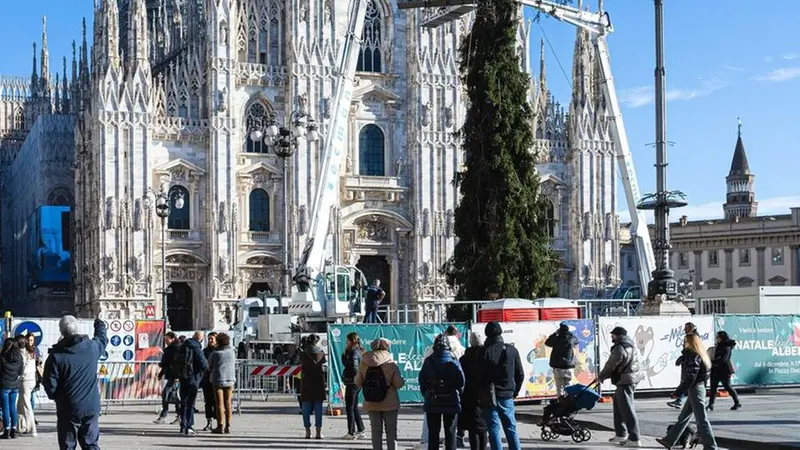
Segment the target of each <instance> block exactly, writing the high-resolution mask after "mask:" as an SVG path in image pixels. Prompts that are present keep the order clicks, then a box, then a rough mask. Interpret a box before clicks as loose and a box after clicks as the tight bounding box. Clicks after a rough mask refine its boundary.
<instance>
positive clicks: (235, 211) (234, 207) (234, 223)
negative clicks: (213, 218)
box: [231, 201, 239, 231]
mask: <svg viewBox="0 0 800 450" xmlns="http://www.w3.org/2000/svg"><path fill="white" fill-rule="evenodd" d="M231 229H232V230H233V231H236V230H238V229H239V202H236V201H233V202H231Z"/></svg>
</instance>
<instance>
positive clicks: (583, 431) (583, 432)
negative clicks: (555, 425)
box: [572, 428, 592, 442]
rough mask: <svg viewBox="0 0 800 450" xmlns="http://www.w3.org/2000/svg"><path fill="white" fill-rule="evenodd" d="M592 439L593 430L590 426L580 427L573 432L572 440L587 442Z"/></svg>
mask: <svg viewBox="0 0 800 450" xmlns="http://www.w3.org/2000/svg"><path fill="white" fill-rule="evenodd" d="M591 439H592V432H591V431H590V430H589V429H588V428H580V429H578V430H576V431H575V433H573V434H572V440H573V441H575V442H587V441H589V440H591Z"/></svg>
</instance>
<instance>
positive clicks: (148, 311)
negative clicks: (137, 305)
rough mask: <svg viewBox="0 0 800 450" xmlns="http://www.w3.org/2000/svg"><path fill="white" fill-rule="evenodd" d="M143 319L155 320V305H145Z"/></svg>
mask: <svg viewBox="0 0 800 450" xmlns="http://www.w3.org/2000/svg"><path fill="white" fill-rule="evenodd" d="M144 317H145V318H147V319H155V318H156V307H155V305H146V306H145V307H144Z"/></svg>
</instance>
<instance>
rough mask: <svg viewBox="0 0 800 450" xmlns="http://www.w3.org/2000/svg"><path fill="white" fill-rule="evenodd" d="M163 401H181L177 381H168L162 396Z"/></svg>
mask: <svg viewBox="0 0 800 450" xmlns="http://www.w3.org/2000/svg"><path fill="white" fill-rule="evenodd" d="M164 402H166V403H170V404H173V403H180V402H181V390H180V385H179V384H178V383H169V386H167V392H166V395H165V396H164Z"/></svg>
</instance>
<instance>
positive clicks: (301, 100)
mask: <svg viewBox="0 0 800 450" xmlns="http://www.w3.org/2000/svg"><path fill="white" fill-rule="evenodd" d="M297 104H298V106H299V107H300V108H299V110H300V114H308V93H303V94H301V95H300V96H299V97H297Z"/></svg>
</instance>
